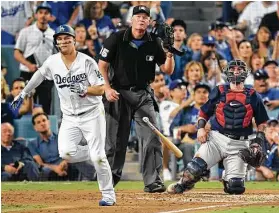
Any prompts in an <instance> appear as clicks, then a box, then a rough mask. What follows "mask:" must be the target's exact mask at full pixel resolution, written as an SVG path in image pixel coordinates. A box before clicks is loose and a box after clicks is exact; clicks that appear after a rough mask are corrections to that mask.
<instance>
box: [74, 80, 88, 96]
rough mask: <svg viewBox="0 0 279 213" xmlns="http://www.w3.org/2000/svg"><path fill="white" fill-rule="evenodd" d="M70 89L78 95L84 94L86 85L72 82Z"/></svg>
mask: <svg viewBox="0 0 279 213" xmlns="http://www.w3.org/2000/svg"><path fill="white" fill-rule="evenodd" d="M70 90H71V92H73V93H77V94H78V95H81V96H85V95H86V93H87V87H86V86H85V85H83V84H82V83H78V82H72V83H71V84H70Z"/></svg>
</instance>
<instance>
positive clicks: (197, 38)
mask: <svg viewBox="0 0 279 213" xmlns="http://www.w3.org/2000/svg"><path fill="white" fill-rule="evenodd" d="M187 46H188V47H189V48H190V49H191V50H192V51H193V55H194V56H193V57H195V55H196V54H198V53H199V51H200V50H201V47H202V36H201V35H200V34H198V33H193V34H191V35H190V37H189V38H188V41H187Z"/></svg>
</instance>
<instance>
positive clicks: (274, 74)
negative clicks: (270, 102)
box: [263, 60, 279, 89]
mask: <svg viewBox="0 0 279 213" xmlns="http://www.w3.org/2000/svg"><path fill="white" fill-rule="evenodd" d="M263 69H264V70H266V72H267V74H268V77H269V79H268V83H269V87H270V88H277V89H279V67H278V63H277V62H276V61H274V60H269V61H267V62H265V64H264V65H263Z"/></svg>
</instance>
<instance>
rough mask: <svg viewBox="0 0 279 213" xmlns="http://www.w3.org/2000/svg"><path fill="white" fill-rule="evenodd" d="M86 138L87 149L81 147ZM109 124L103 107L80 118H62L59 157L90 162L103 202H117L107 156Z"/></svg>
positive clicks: (66, 116) (72, 161)
mask: <svg viewBox="0 0 279 213" xmlns="http://www.w3.org/2000/svg"><path fill="white" fill-rule="evenodd" d="M82 137H84V138H85V139H86V141H87V145H85V146H80V145H78V144H79V143H80V141H81V140H82ZM105 137H106V120H105V111H104V107H103V104H100V105H99V107H97V108H96V109H94V110H91V111H89V112H87V113H85V114H83V115H81V116H76V115H70V116H69V115H63V119H62V123H61V126H60V129H59V134H58V149H59V154H60V157H61V158H63V159H66V160H68V161H69V162H70V163H76V162H82V161H88V160H91V161H92V163H93V165H94V167H95V169H96V172H97V179H98V184H99V189H100V191H101V192H102V196H103V198H104V199H108V200H110V201H112V200H113V201H114V202H115V201H116V198H115V192H114V188H113V185H112V174H111V169H110V166H109V163H108V160H107V158H106V154H105Z"/></svg>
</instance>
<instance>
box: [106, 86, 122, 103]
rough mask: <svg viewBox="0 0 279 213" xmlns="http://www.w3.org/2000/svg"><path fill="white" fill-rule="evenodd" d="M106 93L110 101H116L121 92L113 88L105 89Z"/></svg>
mask: <svg viewBox="0 0 279 213" xmlns="http://www.w3.org/2000/svg"><path fill="white" fill-rule="evenodd" d="M105 94H106V98H107V100H108V101H109V102H115V101H117V100H118V99H119V93H118V92H117V91H116V90H114V89H112V88H107V89H105Z"/></svg>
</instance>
